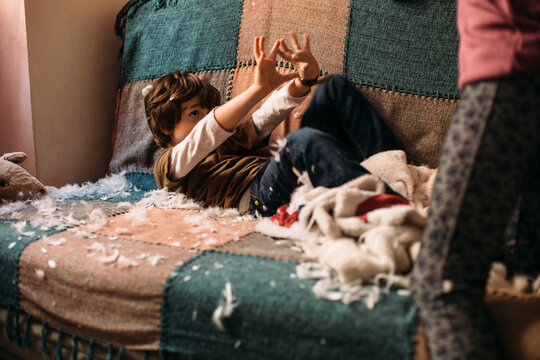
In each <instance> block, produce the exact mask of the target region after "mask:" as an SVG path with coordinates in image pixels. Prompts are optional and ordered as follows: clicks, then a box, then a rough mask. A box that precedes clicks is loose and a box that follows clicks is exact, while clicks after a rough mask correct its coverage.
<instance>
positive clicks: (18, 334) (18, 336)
mask: <svg viewBox="0 0 540 360" xmlns="http://www.w3.org/2000/svg"><path fill="white" fill-rule="evenodd" d="M19 314H20V311H19V309H16V310H15V342H16V343H17V346H18V347H22V338H21V331H20V329H19Z"/></svg>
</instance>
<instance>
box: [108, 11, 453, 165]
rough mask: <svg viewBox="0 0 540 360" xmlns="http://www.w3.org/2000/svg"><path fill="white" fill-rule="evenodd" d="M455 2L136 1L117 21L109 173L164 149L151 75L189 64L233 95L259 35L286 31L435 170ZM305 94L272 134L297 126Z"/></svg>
mask: <svg viewBox="0 0 540 360" xmlns="http://www.w3.org/2000/svg"><path fill="white" fill-rule="evenodd" d="M455 8H456V5H455V0H351V1H349V0H319V1H316V0H297V1H288V0H219V1H215V0H132V1H130V2H128V3H127V4H126V5H125V6H124V8H123V9H122V10H121V11H120V13H119V14H118V18H117V23H116V31H117V34H118V35H119V36H121V37H122V38H123V47H122V53H121V54H122V74H121V84H120V87H119V90H118V98H117V114H116V124H115V131H114V138H113V158H112V160H111V162H110V171H111V172H119V171H121V170H126V169H131V170H139V171H151V170H152V164H153V161H154V160H155V159H156V157H157V156H158V155H159V153H160V152H161V149H159V148H158V147H157V145H156V144H155V143H154V141H153V139H152V135H151V133H150V130H149V129H148V127H147V123H146V120H145V115H144V105H143V99H142V94H141V90H142V89H143V88H144V87H145V86H146V85H147V84H148V83H149V82H152V81H153V80H155V79H156V78H158V77H160V76H161V75H164V74H167V73H170V72H172V71H175V70H181V71H184V70H187V71H191V72H194V73H196V74H197V75H199V76H200V77H203V78H205V79H207V80H209V81H210V82H211V83H212V84H213V85H214V86H215V87H216V88H217V89H219V90H220V92H221V94H222V98H223V100H224V101H226V100H229V99H231V98H232V97H234V96H235V95H237V94H239V93H240V92H242V91H243V90H244V89H245V88H247V87H248V86H249V84H250V83H251V81H252V79H253V76H254V68H255V65H254V61H253V56H252V48H251V47H252V42H253V37H255V36H260V35H264V36H266V38H267V44H272V43H273V42H274V41H275V40H276V39H278V38H281V37H284V38H287V32H288V31H289V30H294V31H296V32H297V33H303V32H308V33H309V34H310V36H311V48H312V51H313V53H314V55H315V56H316V58H317V59H318V61H319V63H320V66H321V71H322V72H323V73H339V74H342V75H344V76H346V77H347V78H348V79H350V80H351V81H352V82H354V83H355V84H356V85H357V86H358V88H359V90H360V91H362V92H363V93H364V95H365V96H366V97H367V98H368V99H369V100H370V102H371V103H372V104H373V106H374V108H375V110H376V111H377V112H378V113H379V115H380V116H382V118H383V119H384V120H385V121H386V122H387V123H388V124H389V126H390V128H391V129H392V131H393V132H394V134H395V135H396V137H397V138H398V139H399V140H400V141H401V142H402V143H403V144H404V146H405V150H406V151H407V154H408V157H409V160H410V161H412V162H414V163H417V164H427V165H430V166H433V167H434V166H436V165H437V162H438V157H439V151H440V148H441V146H442V141H443V137H444V134H445V131H446V128H447V126H448V123H449V120H450V118H451V116H452V114H453V112H454V110H455V107H456V101H457V99H458V98H459V92H458V89H457V87H456V82H457V47H458V35H457V31H456V26H455V17H456V9H455ZM277 66H279V68H280V71H283V72H290V71H294V70H293V69H291V66H290V65H289V64H288V63H286V62H280V61H278V63H277ZM308 101H309V98H308V99H306V101H305V102H304V103H303V104H302V105H301V106H300V107H299V108H298V109H296V110H295V111H293V113H292V114H291V115H290V116H289V118H288V119H287V120H286V121H285V122H284V123H283V124H282V125H281V126H280V127H279V128H278V129H276V131H275V132H274V134H273V136H274V137H279V136H283V135H285V134H286V133H288V132H290V131H293V130H295V129H297V128H298V125H299V122H300V119H301V116H302V113H303V111H304V110H305V107H306V105H307V103H308ZM249 115H250V114H248V116H249Z"/></svg>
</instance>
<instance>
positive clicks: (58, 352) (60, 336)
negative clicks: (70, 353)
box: [56, 329, 64, 360]
mask: <svg viewBox="0 0 540 360" xmlns="http://www.w3.org/2000/svg"><path fill="white" fill-rule="evenodd" d="M57 330H58V340H57V341H56V360H62V341H63V340H64V339H63V338H64V332H63V331H62V329H57Z"/></svg>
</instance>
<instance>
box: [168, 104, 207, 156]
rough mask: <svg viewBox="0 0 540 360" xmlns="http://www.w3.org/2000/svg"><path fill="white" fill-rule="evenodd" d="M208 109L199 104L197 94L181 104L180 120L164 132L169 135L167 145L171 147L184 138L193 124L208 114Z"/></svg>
mask: <svg viewBox="0 0 540 360" xmlns="http://www.w3.org/2000/svg"><path fill="white" fill-rule="evenodd" d="M208 112H209V110H208V109H205V108H203V107H202V106H201V101H200V99H199V97H198V96H195V97H193V98H191V99H190V100H188V101H186V102H184V103H183V104H182V116H181V117H180V121H179V122H178V123H177V124H176V125H175V126H174V129H173V130H172V131H170V132H165V134H167V135H170V137H171V141H170V143H169V147H173V146H175V145H176V144H178V143H180V142H181V141H182V140H184V139H185V138H186V136H187V135H188V134H189V133H190V132H191V130H193V128H194V127H195V125H197V123H198V122H199V121H200V120H201V119H202V118H203V117H205V116H206V115H207V114H208Z"/></svg>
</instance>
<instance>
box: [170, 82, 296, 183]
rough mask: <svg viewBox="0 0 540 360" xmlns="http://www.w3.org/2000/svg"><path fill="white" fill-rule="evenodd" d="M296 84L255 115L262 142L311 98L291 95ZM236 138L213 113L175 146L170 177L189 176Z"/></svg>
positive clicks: (174, 178) (280, 92)
mask: <svg viewBox="0 0 540 360" xmlns="http://www.w3.org/2000/svg"><path fill="white" fill-rule="evenodd" d="M292 81H294V80H292ZM292 81H290V82H289V83H287V84H285V86H283V87H282V88H281V89H279V90H276V91H274V92H273V93H272V94H271V95H270V97H269V98H268V99H267V100H266V101H265V102H264V103H263V104H262V106H261V107H260V108H259V109H258V110H257V111H255V112H254V113H253V115H252V117H251V119H252V121H253V124H254V125H255V131H256V133H257V136H258V138H259V139H264V138H266V137H267V136H268V135H270V133H271V132H272V131H273V130H274V129H275V128H276V127H277V126H278V125H279V124H280V123H281V122H282V121H283V120H285V119H286V118H287V116H288V115H289V113H290V112H291V111H292V110H293V109H294V108H295V107H297V106H298V105H300V103H301V102H302V101H303V100H304V99H305V98H306V96H307V94H306V95H305V96H302V97H293V96H291V95H290V94H289V87H290V86H291V84H292ZM247 121H250V120H247ZM232 134H234V131H227V130H225V129H223V128H222V127H221V125H219V123H218V122H217V121H216V118H215V117H214V110H212V111H210V112H209V113H208V114H207V115H206V116H205V117H204V118H202V119H201V121H199V122H198V123H197V124H196V125H195V127H194V128H193V129H192V130H191V132H190V133H189V134H188V135H187V136H186V138H185V139H184V140H182V141H181V142H180V143H178V144H177V145H176V146H174V148H173V150H172V151H171V153H170V156H169V173H168V174H167V177H168V178H169V179H170V180H173V181H174V180H178V179H181V178H182V177H184V176H186V175H187V174H189V172H190V171H191V170H193V168H194V167H195V166H197V164H198V163H200V162H201V161H202V160H203V159H204V158H205V157H206V156H208V154H210V153H211V152H212V151H214V150H215V149H216V148H217V147H218V146H219V145H221V144H222V143H223V142H224V141H225V140H227V138H228V137H229V136H231V135H232Z"/></svg>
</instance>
